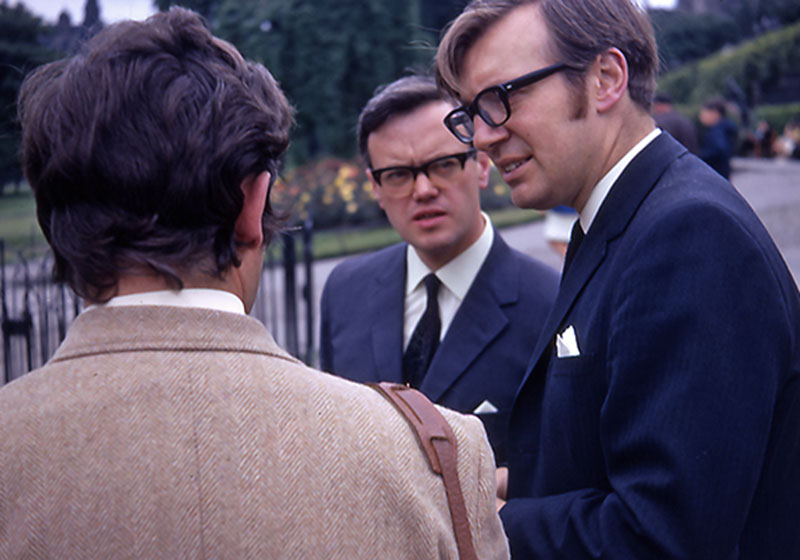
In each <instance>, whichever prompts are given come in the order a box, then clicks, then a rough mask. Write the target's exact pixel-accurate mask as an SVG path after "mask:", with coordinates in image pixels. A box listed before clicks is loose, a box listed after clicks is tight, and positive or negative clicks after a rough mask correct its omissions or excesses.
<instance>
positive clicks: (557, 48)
mask: <svg viewBox="0 0 800 560" xmlns="http://www.w3.org/2000/svg"><path fill="white" fill-rule="evenodd" d="M527 4H534V5H538V6H539V7H540V9H541V10H542V15H543V17H544V20H545V22H546V24H547V27H548V29H549V30H550V37H551V42H552V44H551V45H550V46H551V48H552V50H553V52H552V53H550V54H551V55H552V56H553V57H554V60H553V62H564V63H566V64H569V65H571V66H574V67H576V68H587V67H588V66H589V65H590V64H591V63H592V61H593V60H594V58H595V57H596V56H597V55H598V54H600V53H602V52H604V51H605V50H606V49H609V48H613V47H616V48H618V49H619V50H620V51H621V52H622V54H624V55H625V60H626V61H627V62H628V92H629V94H630V97H631V100H632V101H633V102H634V103H636V104H637V105H639V107H641V108H642V109H643V110H644V111H645V112H648V113H649V112H650V108H651V107H652V104H653V92H654V91H655V74H656V70H657V69H658V50H657V48H656V41H655V35H654V33H653V28H652V25H651V24H650V19H649V17H648V16H647V13H646V12H645V11H644V10H643V9H642V8H640V7H639V6H638V5H637V4H636V3H635V2H634V1H633V0H473V1H472V2H470V3H469V5H468V6H467V7H466V8H464V11H463V12H462V13H461V15H460V16H458V17H457V18H456V19H455V20H454V21H453V22H452V23H451V24H450V25H449V26H448V28H447V29H446V30H445V32H444V35H443V37H442V41H441V43H440V45H439V50H438V51H437V54H436V81H437V83H438V84H439V86H440V87H441V88H442V89H443V90H444V91H446V92H447V93H448V94H450V95H452V96H454V97H456V98H460V92H459V85H458V82H459V80H460V78H461V72H462V71H463V64H464V59H465V58H466V56H467V52H468V51H469V50H470V48H472V46H473V45H474V44H475V43H477V42H478V40H479V39H480V38H481V37H482V36H483V34H484V33H485V32H486V30H487V29H489V27H491V26H492V25H494V24H495V23H496V22H498V21H499V20H500V19H502V18H503V17H504V16H505V15H507V14H508V13H509V12H511V11H513V10H515V9H516V8H518V7H520V6H523V5H527ZM531 70H534V69H533V68H531ZM565 76H566V77H567V79H568V80H569V82H570V84H571V85H572V87H573V88H575V89H578V88H581V87H583V78H584V76H583V74H582V73H581V72H578V71H572V70H570V71H567V72H566V73H565Z"/></svg>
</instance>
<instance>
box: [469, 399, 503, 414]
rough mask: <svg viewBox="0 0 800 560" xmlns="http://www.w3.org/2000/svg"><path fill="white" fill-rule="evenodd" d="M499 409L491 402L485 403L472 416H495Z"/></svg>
mask: <svg viewBox="0 0 800 560" xmlns="http://www.w3.org/2000/svg"><path fill="white" fill-rule="evenodd" d="M496 412H497V407H496V406H495V405H493V404H492V403H490V402H489V401H483V402H482V403H481V404H479V405H478V407H477V408H476V409H475V410H473V411H472V414H495V413H496Z"/></svg>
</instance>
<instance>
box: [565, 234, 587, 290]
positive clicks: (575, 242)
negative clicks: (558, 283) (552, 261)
mask: <svg viewBox="0 0 800 560" xmlns="http://www.w3.org/2000/svg"><path fill="white" fill-rule="evenodd" d="M584 237H585V234H584V233H583V228H582V227H581V221H580V220H575V224H574V225H573V226H572V234H571V235H570V237H569V245H568V246H567V255H566V256H565V257H564V270H563V271H562V272H561V279H562V281H563V279H564V276H566V274H567V269H568V268H569V265H570V264H572V259H574V258H575V253H577V252H578V247H580V246H581V243H582V242H583V238H584Z"/></svg>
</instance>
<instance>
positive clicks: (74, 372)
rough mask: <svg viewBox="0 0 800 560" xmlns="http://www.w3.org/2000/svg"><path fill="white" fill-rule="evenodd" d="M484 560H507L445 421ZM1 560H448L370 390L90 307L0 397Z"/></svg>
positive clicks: (433, 513) (389, 414) (226, 335)
mask: <svg viewBox="0 0 800 560" xmlns="http://www.w3.org/2000/svg"><path fill="white" fill-rule="evenodd" d="M444 413H445V415H446V417H447V419H448V421H449V422H450V423H451V425H452V427H453V430H454V432H455V434H456V436H457V438H458V443H459V447H458V451H459V466H458V467H459V474H460V476H461V480H462V484H463V489H464V494H465V499H466V504H467V508H468V511H469V517H470V521H471V523H472V527H473V539H474V541H475V544H476V549H477V551H478V555H479V557H480V558H507V557H508V548H507V544H506V540H505V535H504V534H503V531H502V528H501V526H500V522H499V519H498V517H497V515H496V513H495V511H494V501H495V500H494V460H493V457H492V455H491V451H490V449H489V446H488V443H487V441H486V437H485V434H484V432H483V429H482V427H481V424H480V422H479V421H478V420H477V419H475V418H470V417H466V416H461V415H457V414H455V413H452V412H450V411H444ZM0 558H3V559H5V558H59V559H61V558H92V559H96V558H115V559H116V558H169V559H176V558H192V559H195V558H298V559H306V558H312V559H313V558H326V559H327V558H343V559H344V558H347V559H351V558H370V559H373V558H378V559H384V558H409V559H427V558H457V551H456V543H455V538H454V535H453V531H452V524H451V520H450V514H449V511H448V509H447V500H446V497H445V492H444V486H443V484H442V481H441V479H440V478H439V477H437V476H436V475H434V474H433V473H432V472H431V471H430V469H429V467H428V465H427V463H426V460H425V457H424V456H423V454H422V452H421V450H420V449H419V447H418V444H417V442H416V440H415V437H414V435H413V434H412V432H411V430H410V428H409V427H408V425H407V424H406V421H405V420H404V419H403V418H402V417H401V416H400V415H399V414H398V413H397V411H396V410H395V409H394V408H393V407H392V405H391V404H390V403H389V402H388V401H386V400H385V399H384V398H383V397H381V396H380V395H379V394H378V393H377V392H375V391H374V390H373V389H370V388H367V387H364V386H361V385H356V384H353V383H350V382H348V381H345V380H343V379H340V378H338V377H334V376H330V375H326V374H323V373H321V372H318V371H316V370H313V369H310V368H307V367H306V366H304V365H303V364H301V363H300V362H298V361H297V360H295V359H294V358H292V357H291V356H289V355H288V354H286V353H285V352H284V351H283V350H281V349H280V348H279V347H278V346H277V345H276V344H275V342H274V340H273V339H272V337H271V336H270V335H269V333H268V332H267V331H266V330H265V329H264V327H263V326H262V325H261V324H260V323H258V322H257V321H255V320H253V319H250V318H248V317H244V316H238V315H235V314H230V313H222V312H214V311H208V310H201V309H179V308H171V307H128V308H109V309H92V310H89V311H86V312H84V313H83V314H82V315H81V316H80V317H78V319H77V320H76V321H75V323H74V324H73V325H72V327H71V328H70V331H69V333H68V336H67V339H66V340H65V342H64V344H63V345H62V346H61V348H60V349H59V350H58V352H57V353H56V355H55V356H54V357H53V359H52V360H51V361H50V362H49V363H48V364H47V365H46V366H45V367H43V368H41V369H39V370H37V371H35V372H32V373H30V374H28V375H25V376H23V377H22V378H20V379H18V380H16V381H14V382H12V383H10V384H8V385H6V386H5V387H3V388H2V389H0Z"/></svg>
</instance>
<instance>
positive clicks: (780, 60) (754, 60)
mask: <svg viewBox="0 0 800 560" xmlns="http://www.w3.org/2000/svg"><path fill="white" fill-rule="evenodd" d="M798 68H800V23H796V24H794V25H790V26H788V27H784V28H783V29H779V30H777V31H773V32H770V33H766V34H764V35H762V36H760V37H758V38H757V39H753V40H752V41H747V42H746V43H743V44H742V45H741V46H739V47H735V48H728V49H724V50H723V51H721V52H720V53H718V54H716V55H713V56H710V57H707V58H704V59H702V60H700V61H697V62H694V63H691V64H687V65H686V66H682V67H681V68H679V69H677V70H674V71H672V72H669V73H668V74H665V75H664V76H662V77H660V78H659V80H658V89H659V90H660V91H665V92H668V93H669V94H670V95H672V97H673V99H675V101H676V102H677V103H680V104H684V105H698V106H699V104H700V103H702V102H703V101H704V100H705V99H706V98H708V97H710V96H712V95H718V94H721V93H723V92H725V91H727V89H728V83H729V80H731V79H733V80H734V81H735V82H736V84H737V85H738V86H739V87H740V88H742V89H743V90H744V92H745V93H746V94H747V96H748V101H749V102H751V103H752V102H753V101H757V92H759V91H762V90H764V89H766V88H768V87H769V86H771V85H773V84H775V83H776V82H777V81H778V79H780V77H781V76H782V75H783V74H787V73H794V72H797V71H798Z"/></svg>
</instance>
